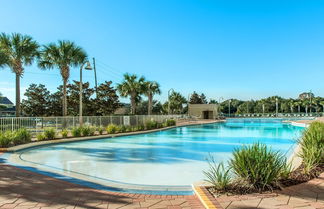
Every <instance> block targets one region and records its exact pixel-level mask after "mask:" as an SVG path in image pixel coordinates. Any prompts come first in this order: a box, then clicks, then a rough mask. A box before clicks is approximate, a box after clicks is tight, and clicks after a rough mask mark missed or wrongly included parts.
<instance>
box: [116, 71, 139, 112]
mask: <svg viewBox="0 0 324 209" xmlns="http://www.w3.org/2000/svg"><path fill="white" fill-rule="evenodd" d="M144 83H145V78H144V77H143V76H141V77H138V76H137V75H135V74H132V75H131V74H128V73H126V74H124V80H123V82H121V83H120V84H117V90H118V92H119V94H120V95H121V96H122V97H128V96H129V97H130V100H131V113H132V114H135V111H136V98H137V97H138V96H139V95H140V94H142V93H143V90H144Z"/></svg>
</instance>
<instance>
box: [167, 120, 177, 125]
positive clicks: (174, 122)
mask: <svg viewBox="0 0 324 209" xmlns="http://www.w3.org/2000/svg"><path fill="white" fill-rule="evenodd" d="M166 125H167V126H175V125H176V121H175V120H174V119H168V120H167V121H166Z"/></svg>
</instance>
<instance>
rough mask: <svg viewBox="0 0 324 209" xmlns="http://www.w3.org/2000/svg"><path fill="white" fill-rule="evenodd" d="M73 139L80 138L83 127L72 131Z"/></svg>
mask: <svg viewBox="0 0 324 209" xmlns="http://www.w3.org/2000/svg"><path fill="white" fill-rule="evenodd" d="M71 134H72V136H73V137H80V136H81V134H82V130H81V127H74V128H73V129H72V131H71Z"/></svg>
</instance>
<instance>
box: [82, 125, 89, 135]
mask: <svg viewBox="0 0 324 209" xmlns="http://www.w3.org/2000/svg"><path fill="white" fill-rule="evenodd" d="M90 132H91V130H90V126H82V127H81V135H82V136H90Z"/></svg>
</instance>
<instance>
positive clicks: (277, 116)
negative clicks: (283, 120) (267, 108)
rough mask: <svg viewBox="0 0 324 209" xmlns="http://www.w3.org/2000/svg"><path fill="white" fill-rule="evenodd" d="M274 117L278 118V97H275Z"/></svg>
mask: <svg viewBox="0 0 324 209" xmlns="http://www.w3.org/2000/svg"><path fill="white" fill-rule="evenodd" d="M276 116H277V117H278V97H276Z"/></svg>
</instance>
